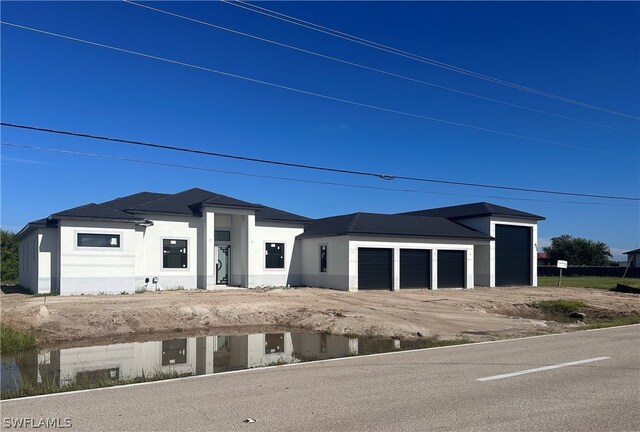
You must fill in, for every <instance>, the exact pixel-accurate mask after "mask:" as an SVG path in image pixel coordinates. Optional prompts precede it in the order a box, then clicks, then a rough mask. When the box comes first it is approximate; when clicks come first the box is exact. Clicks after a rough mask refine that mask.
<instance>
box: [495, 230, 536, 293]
mask: <svg viewBox="0 0 640 432" xmlns="http://www.w3.org/2000/svg"><path fill="white" fill-rule="evenodd" d="M530 284H531V228H530V227H522V226H513V225H496V285H530Z"/></svg>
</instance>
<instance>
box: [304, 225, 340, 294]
mask: <svg viewBox="0 0 640 432" xmlns="http://www.w3.org/2000/svg"><path fill="white" fill-rule="evenodd" d="M321 245H326V246H327V271H326V272H321V271H320V246H321ZM301 249H302V274H303V275H304V276H303V283H304V285H306V286H310V287H318V288H332V289H337V290H344V291H347V290H348V289H349V238H348V236H335V237H316V238H303V239H301Z"/></svg>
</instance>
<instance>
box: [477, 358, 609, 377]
mask: <svg viewBox="0 0 640 432" xmlns="http://www.w3.org/2000/svg"><path fill="white" fill-rule="evenodd" d="M610 358H611V357H594V358H590V359H585V360H578V361H572V362H567V363H560V364H557V365H551V366H544V367H539V368H535V369H527V370H523V371H518V372H511V373H506V374H502V375H493V376H490V377H485V378H478V379H476V381H493V380H499V379H502V378H511V377H514V376H518V375H526V374H530V373H535V372H542V371H546V370H551V369H558V368H563V367H567V366H575V365H580V364H585V363H592V362H597V361H601V360H607V359H610Z"/></svg>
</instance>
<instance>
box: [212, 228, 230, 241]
mask: <svg viewBox="0 0 640 432" xmlns="http://www.w3.org/2000/svg"><path fill="white" fill-rule="evenodd" d="M214 239H215V241H231V231H218V230H216V231H215V232H214Z"/></svg>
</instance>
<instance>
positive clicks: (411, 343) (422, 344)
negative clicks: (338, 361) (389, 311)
mask: <svg viewBox="0 0 640 432" xmlns="http://www.w3.org/2000/svg"><path fill="white" fill-rule="evenodd" d="M471 342H473V341H472V340H470V339H467V338H460V339H438V338H435V337H433V338H423V339H411V340H401V341H400V348H395V349H394V348H391V343H392V340H391V339H386V338H382V339H379V338H367V337H364V338H363V337H360V338H358V355H368V354H377V353H384V352H389V351H406V350H416V349H423V348H435V347H445V346H453V345H462V344H468V343H471Z"/></svg>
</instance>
